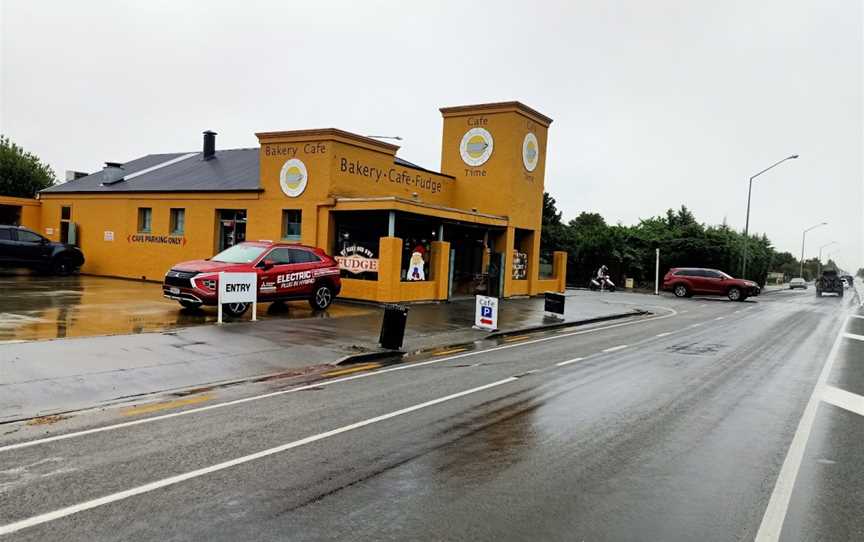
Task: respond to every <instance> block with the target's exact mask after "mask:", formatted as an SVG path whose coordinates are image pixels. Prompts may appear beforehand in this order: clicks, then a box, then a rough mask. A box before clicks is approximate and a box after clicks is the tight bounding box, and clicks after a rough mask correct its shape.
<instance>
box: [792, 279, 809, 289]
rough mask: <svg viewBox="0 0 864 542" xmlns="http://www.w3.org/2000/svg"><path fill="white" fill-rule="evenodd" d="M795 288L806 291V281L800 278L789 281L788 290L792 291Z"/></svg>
mask: <svg viewBox="0 0 864 542" xmlns="http://www.w3.org/2000/svg"><path fill="white" fill-rule="evenodd" d="M795 288H801V289H802V290H806V289H807V281H805V280H804V279H802V278H801V277H797V278H794V279H792V280H790V281H789V289H790V290H794V289H795Z"/></svg>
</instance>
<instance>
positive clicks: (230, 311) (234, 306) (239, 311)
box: [222, 303, 249, 317]
mask: <svg viewBox="0 0 864 542" xmlns="http://www.w3.org/2000/svg"><path fill="white" fill-rule="evenodd" d="M247 310H249V303H224V304H223V305H222V311H223V312H225V314H227V315H228V316H233V317H238V316H243V314H244V313H245V312H246V311H247Z"/></svg>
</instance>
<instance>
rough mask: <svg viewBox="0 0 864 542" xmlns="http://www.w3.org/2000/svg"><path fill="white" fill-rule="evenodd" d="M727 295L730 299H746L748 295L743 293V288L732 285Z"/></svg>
mask: <svg viewBox="0 0 864 542" xmlns="http://www.w3.org/2000/svg"><path fill="white" fill-rule="evenodd" d="M726 296H727V297H729V300H730V301H744V300H745V299H746V296H744V295H743V294H742V293H741V288H737V287H734V286H733V287H732V288H729V291H728V292H726Z"/></svg>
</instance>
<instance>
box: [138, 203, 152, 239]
mask: <svg viewBox="0 0 864 542" xmlns="http://www.w3.org/2000/svg"><path fill="white" fill-rule="evenodd" d="M152 227H153V209H151V208H150V207H138V233H150V231H151V230H152Z"/></svg>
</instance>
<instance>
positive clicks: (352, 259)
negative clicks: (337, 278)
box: [336, 245, 378, 274]
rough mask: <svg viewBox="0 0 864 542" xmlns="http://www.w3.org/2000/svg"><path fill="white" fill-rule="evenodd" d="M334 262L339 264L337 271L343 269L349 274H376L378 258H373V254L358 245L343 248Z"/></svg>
mask: <svg viewBox="0 0 864 542" xmlns="http://www.w3.org/2000/svg"><path fill="white" fill-rule="evenodd" d="M336 261H337V262H339V269H344V270H345V271H348V272H349V273H354V274H360V273H377V272H378V258H376V257H375V253H373V252H372V251H371V250H369V249H368V248H366V247H362V246H360V245H350V246H347V247H345V248H343V249H342V250H341V251H340V252H339V255H338V256H336Z"/></svg>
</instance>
